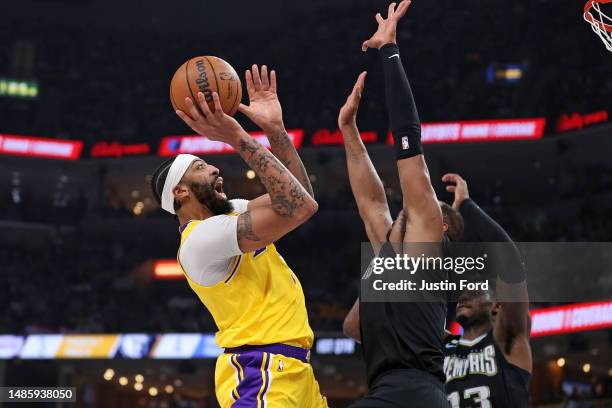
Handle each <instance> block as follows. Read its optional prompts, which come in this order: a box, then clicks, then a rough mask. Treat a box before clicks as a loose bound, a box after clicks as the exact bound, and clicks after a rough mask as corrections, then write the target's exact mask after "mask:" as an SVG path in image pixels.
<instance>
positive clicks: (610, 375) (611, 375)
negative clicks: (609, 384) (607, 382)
mask: <svg viewBox="0 0 612 408" xmlns="http://www.w3.org/2000/svg"><path fill="white" fill-rule="evenodd" d="M608 377H612V368H610V369H609V370H608Z"/></svg>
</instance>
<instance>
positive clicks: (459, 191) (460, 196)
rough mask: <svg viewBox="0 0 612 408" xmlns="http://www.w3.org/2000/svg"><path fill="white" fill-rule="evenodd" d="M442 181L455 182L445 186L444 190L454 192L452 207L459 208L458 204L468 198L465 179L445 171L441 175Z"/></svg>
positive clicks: (468, 193)
mask: <svg viewBox="0 0 612 408" xmlns="http://www.w3.org/2000/svg"><path fill="white" fill-rule="evenodd" d="M442 181H443V182H444V183H455V185H452V184H451V185H448V186H446V191H450V192H451V193H455V200H454V201H453V208H454V209H456V210H459V206H461V203H462V202H463V201H464V200H467V199H468V198H470V192H469V190H468V185H467V181H465V179H464V178H463V177H461V176H460V175H458V174H455V173H447V174H445V175H444V176H442Z"/></svg>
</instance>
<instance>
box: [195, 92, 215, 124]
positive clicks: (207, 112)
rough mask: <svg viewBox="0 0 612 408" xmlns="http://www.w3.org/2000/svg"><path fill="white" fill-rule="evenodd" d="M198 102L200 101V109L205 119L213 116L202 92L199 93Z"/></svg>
mask: <svg viewBox="0 0 612 408" xmlns="http://www.w3.org/2000/svg"><path fill="white" fill-rule="evenodd" d="M198 100H199V101H200V109H202V113H204V119H208V118H210V117H211V116H212V112H211V110H210V106H208V102H206V98H205V97H204V94H203V93H202V92H198Z"/></svg>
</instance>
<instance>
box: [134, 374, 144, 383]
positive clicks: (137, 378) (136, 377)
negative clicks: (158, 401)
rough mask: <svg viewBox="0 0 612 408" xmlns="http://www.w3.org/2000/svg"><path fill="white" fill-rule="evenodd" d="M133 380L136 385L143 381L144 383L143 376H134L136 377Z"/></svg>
mask: <svg viewBox="0 0 612 408" xmlns="http://www.w3.org/2000/svg"><path fill="white" fill-rule="evenodd" d="M134 380H135V381H136V382H137V383H141V382H143V381H144V376H143V375H142V374H136V376H134Z"/></svg>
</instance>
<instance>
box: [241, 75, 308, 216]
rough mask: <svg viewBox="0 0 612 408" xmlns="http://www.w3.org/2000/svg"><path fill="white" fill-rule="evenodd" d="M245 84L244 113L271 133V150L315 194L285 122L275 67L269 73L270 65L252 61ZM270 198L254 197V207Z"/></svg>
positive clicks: (267, 132)
mask: <svg viewBox="0 0 612 408" xmlns="http://www.w3.org/2000/svg"><path fill="white" fill-rule="evenodd" d="M245 80H246V88H247V92H248V94H249V106H246V105H243V104H240V106H239V107H238V110H239V111H240V112H242V113H244V114H245V115H246V116H247V117H248V118H249V119H251V120H252V121H253V122H254V123H255V124H256V125H257V126H259V127H260V128H261V129H262V130H263V131H264V132H265V133H266V135H267V136H268V140H269V141H270V146H271V147H272V152H273V153H274V154H275V155H276V157H278V159H279V160H280V161H281V162H282V163H283V164H284V165H285V167H287V169H288V170H289V171H290V172H291V174H293V175H294V176H295V177H296V178H297V179H298V180H299V182H300V183H301V184H302V186H304V188H305V189H306V191H307V192H308V194H310V196H311V197H314V194H313V191H312V185H311V184H310V180H309V178H308V173H307V172H306V168H304V164H303V163H302V160H301V159H300V156H299V155H298V153H297V151H296V150H295V147H294V146H293V143H292V142H291V139H290V138H289V135H288V134H287V131H286V130H285V125H284V124H283V110H282V108H281V105H280V102H279V100H278V96H277V93H276V72H275V71H274V70H272V71H271V72H270V75H268V67H267V66H265V65H264V66H262V67H261V74H260V70H259V68H258V67H257V65H253V66H252V67H251V70H247V71H246V74H245ZM267 200H269V199H268V198H267V197H266V196H264V197H262V198H258V199H256V200H253V203H252V205H251V207H255V206H256V205H259V204H261V203H266V201H267Z"/></svg>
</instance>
